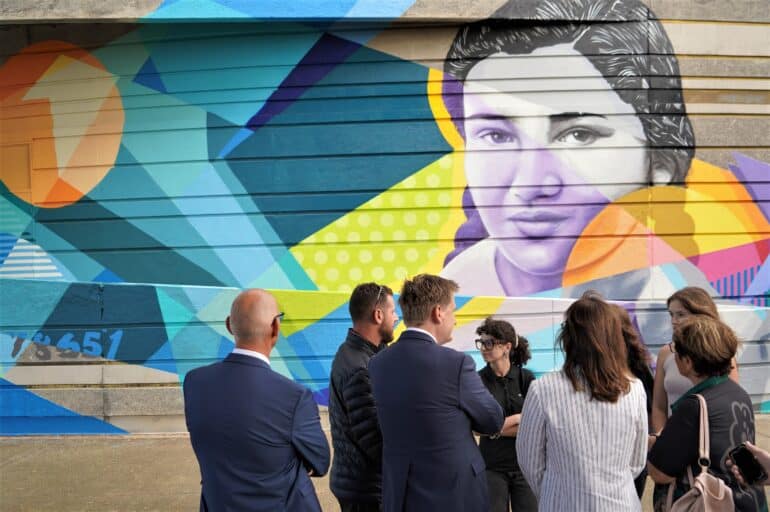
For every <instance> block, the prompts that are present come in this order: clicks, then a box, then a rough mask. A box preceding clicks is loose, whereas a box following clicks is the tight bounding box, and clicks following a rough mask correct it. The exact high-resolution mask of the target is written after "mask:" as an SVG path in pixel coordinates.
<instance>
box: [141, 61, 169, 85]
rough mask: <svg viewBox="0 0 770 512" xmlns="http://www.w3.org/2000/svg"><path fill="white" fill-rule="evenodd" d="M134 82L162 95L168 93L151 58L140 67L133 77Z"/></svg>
mask: <svg viewBox="0 0 770 512" xmlns="http://www.w3.org/2000/svg"><path fill="white" fill-rule="evenodd" d="M134 82H136V83H138V84H140V85H143V86H145V87H149V88H150V89H155V90H156V91H159V92H162V93H166V92H168V91H167V90H166V86H165V84H164V83H163V80H162V79H161V77H160V73H158V69H157V68H156V67H155V63H154V62H153V61H152V58H149V59H147V61H146V62H145V63H144V65H142V67H141V69H140V70H139V71H138V72H137V73H136V76H135V77H134Z"/></svg>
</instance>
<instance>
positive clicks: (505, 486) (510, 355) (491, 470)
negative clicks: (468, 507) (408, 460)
mask: <svg viewBox="0 0 770 512" xmlns="http://www.w3.org/2000/svg"><path fill="white" fill-rule="evenodd" d="M476 334H478V335H479V338H478V339H477V340H476V347H477V348H478V349H479V351H481V357H483V358H484V361H486V362H487V365H486V366H485V367H484V368H482V369H481V370H480V371H479V376H480V377H481V381H482V382H483V383H484V385H485V386H486V387H487V389H488V390H489V392H490V393H491V394H492V396H493V397H495V400H497V402H498V403H499V404H500V407H502V408H503V413H504V414H505V423H504V424H503V428H502V430H501V431H500V432H499V433H498V434H495V435H494V436H482V437H481V441H480V443H479V449H480V450H481V455H482V456H483V457H484V463H485V464H486V466H487V483H488V485H489V500H490V504H491V507H490V510H491V512H508V510H513V511H514V512H519V511H521V512H526V511H536V510H537V500H536V499H535V495H534V494H532V491H531V490H530V488H529V485H528V484H527V482H526V480H524V476H523V475H522V474H521V470H520V469H519V463H518V461H517V459H516V433H517V432H518V429H519V423H520V421H521V408H522V405H523V404H524V399H525V398H526V396H527V390H528V389H529V386H530V384H531V383H532V381H533V380H535V375H534V374H533V373H532V372H531V371H529V370H527V369H526V368H523V365H524V363H526V362H527V361H529V359H530V353H529V342H528V341H527V339H526V338H523V337H521V336H519V335H517V334H516V329H514V328H513V326H512V325H511V324H510V323H508V322H506V321H505V320H496V319H493V318H492V317H489V318H487V319H486V320H484V323H482V324H481V325H480V326H479V327H478V328H477V329H476ZM509 507H510V508H509Z"/></svg>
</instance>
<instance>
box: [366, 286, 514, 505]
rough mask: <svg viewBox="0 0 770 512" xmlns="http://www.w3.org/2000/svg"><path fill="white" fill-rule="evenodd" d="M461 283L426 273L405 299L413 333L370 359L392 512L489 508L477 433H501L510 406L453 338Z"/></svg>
mask: <svg viewBox="0 0 770 512" xmlns="http://www.w3.org/2000/svg"><path fill="white" fill-rule="evenodd" d="M456 291H457V283H455V282H454V281H450V280H448V279H444V278H442V277H439V276H433V275H428V274H421V275H419V276H416V277H415V278H414V279H412V280H411V281H410V280H406V281H405V282H404V287H403V289H402V290H401V296H400V297H399V299H398V302H399V304H400V305H401V313H402V316H403V318H404V323H405V324H406V326H407V329H406V331H404V333H403V334H402V335H401V337H400V338H399V339H398V341H397V342H396V343H395V344H394V345H393V346H391V347H390V348H388V350H385V351H383V352H381V353H379V354H377V355H375V356H374V357H373V358H372V359H371V361H370V362H369V374H370V376H371V384H372V392H373V393H374V400H375V403H376V406H377V416H378V418H379V420H380V428H381V429H382V438H383V467H382V473H383V474H382V502H383V503H382V505H383V510H384V511H385V512H390V511H394V512H395V511H399V512H400V511H412V510H413V511H419V512H422V511H425V510H441V511H442V512H451V511H457V512H471V511H487V510H489V496H488V494H487V492H488V491H487V480H486V475H485V471H484V470H485V466H484V460H483V459H482V457H481V453H480V452H479V448H478V446H477V445H476V441H475V439H474V438H473V431H476V432H478V433H480V434H489V435H491V434H496V433H498V432H500V430H501V428H502V426H503V420H504V418H503V411H502V409H500V406H499V405H498V404H497V401H496V400H495V399H494V398H493V397H492V395H490V394H489V392H488V391H487V389H486V388H485V387H484V384H482V382H481V379H480V378H479V376H478V374H477V373H476V365H475V364H474V363H473V360H472V359H471V358H470V357H469V356H467V355H466V354H463V353H461V352H457V351H455V350H452V349H450V348H447V347H442V346H441V345H442V344H444V343H447V342H449V341H451V339H452V329H453V328H454V324H455V317H454V310H455V301H454V294H455V292H456Z"/></svg>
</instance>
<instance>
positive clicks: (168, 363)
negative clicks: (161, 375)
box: [142, 342, 176, 373]
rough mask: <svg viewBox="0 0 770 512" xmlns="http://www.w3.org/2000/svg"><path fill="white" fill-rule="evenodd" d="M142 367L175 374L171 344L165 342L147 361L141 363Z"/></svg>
mask: <svg viewBox="0 0 770 512" xmlns="http://www.w3.org/2000/svg"><path fill="white" fill-rule="evenodd" d="M142 366H146V367H148V368H155V369H156V370H161V371H164V372H169V373H176V362H175V361H174V353H173V352H172V351H171V343H169V342H166V343H164V344H163V345H161V346H160V348H159V349H158V350H156V351H155V353H154V354H152V355H151V356H150V357H148V358H147V360H146V361H145V362H144V363H142Z"/></svg>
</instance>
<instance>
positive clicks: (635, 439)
mask: <svg viewBox="0 0 770 512" xmlns="http://www.w3.org/2000/svg"><path fill="white" fill-rule="evenodd" d="M457 289H458V287H457V284H456V283H455V282H454V281H452V280H449V279H446V278H443V277H439V276H435V275H428V274H422V275H418V276H415V277H414V278H412V279H407V280H406V281H405V282H404V285H403V288H402V289H401V291H400V294H399V297H398V304H399V306H400V310H401V315H402V317H403V322H404V325H405V327H406V329H405V330H404V331H403V332H402V333H401V335H400V337H399V338H398V340H397V342H395V343H392V344H391V342H392V341H393V339H394V329H395V327H396V324H397V323H398V321H399V317H398V313H397V308H396V302H395V300H394V295H393V290H391V289H390V288H389V287H387V286H385V285H380V284H376V283H364V284H360V285H358V286H357V287H356V288H355V290H354V291H353V293H352V295H351V297H350V302H349V308H350V315H351V320H352V327H351V328H350V329H349V331H348V334H347V337H346V338H345V340H344V341H343V342H342V344H341V345H340V347H339V349H338V351H337V354H336V356H335V358H334V361H333V364H332V368H331V375H330V381H329V417H330V423H331V434H332V443H333V446H334V461H333V464H332V465H331V475H330V488H331V491H332V493H333V494H334V496H335V497H336V498H337V500H338V501H339V504H340V507H341V509H342V511H343V512H346V511H352V512H359V511H363V512H366V511H406V510H414V511H431V510H441V511H458V512H460V511H463V512H465V511H493V512H498V511H500V512H502V511H508V510H512V511H513V512H518V511H527V510H533V511H534V510H541V511H551V510H553V511H562V510H580V511H604V510H606V511H621V510H629V511H631V510H641V504H640V498H641V495H642V493H643V490H644V486H645V480H646V478H647V475H649V477H650V478H651V479H652V480H653V481H654V482H655V483H656V487H655V492H654V506H655V510H656V511H658V510H669V509H670V507H671V504H672V503H674V504H676V502H677V500H678V499H679V498H680V497H682V496H684V495H685V493H686V492H687V491H688V490H689V489H690V487H691V486H692V478H693V475H694V474H698V473H699V471H700V467H704V468H705V469H706V470H707V471H708V472H709V473H710V474H711V475H714V476H715V477H717V478H719V479H721V481H723V482H724V483H725V484H726V485H727V487H728V488H729V490H730V492H731V493H732V496H731V501H732V503H733V504H734V508H735V510H738V511H755V510H767V503H766V498H765V494H764V491H763V488H762V485H761V484H762V482H761V481H753V480H751V479H752V478H756V475H753V476H747V475H746V474H744V472H743V471H745V469H744V470H743V471H742V468H741V463H742V462H741V461H736V460H733V457H732V455H731V453H732V451H733V450H734V449H735V448H736V447H738V446H741V445H742V446H745V448H746V449H747V450H748V452H747V453H749V454H751V455H752V456H753V457H754V458H755V462H756V463H757V464H758V465H759V467H760V468H762V469H764V474H765V475H766V474H767V473H768V472H769V471H770V454H768V453H767V452H765V451H763V450H760V449H759V448H757V447H755V446H754V445H753V443H754V441H755V427H754V415H753V411H752V405H751V401H750V398H749V396H748V394H747V393H746V391H745V390H743V388H741V386H740V385H739V384H738V383H737V381H736V380H733V378H731V377H734V376H737V366H736V362H735V356H736V352H737V349H738V345H739V342H738V339H737V337H736V335H735V333H734V332H733V331H732V330H731V328H730V327H729V326H728V325H726V324H725V323H724V322H723V321H721V320H720V318H719V314H718V312H717V308H716V305H715V304H714V303H713V300H712V299H711V298H710V297H709V296H708V293H706V292H705V291H704V290H702V289H698V288H692V287H690V288H685V289H682V290H680V291H678V292H676V293H675V294H674V295H672V297H671V298H670V299H669V300H668V310H669V314H670V316H671V323H672V327H673V339H672V341H671V342H670V343H668V344H667V345H666V346H665V349H662V350H660V353H659V355H658V368H657V372H656V373H655V376H654V381H653V375H652V372H651V370H650V364H649V363H650V361H649V355H648V353H647V351H646V349H645V347H644V345H643V344H642V343H641V341H640V339H639V335H638V333H637V331H636V329H635V327H634V322H633V320H632V318H633V317H632V316H629V314H628V312H627V311H626V310H625V309H624V308H623V307H621V306H618V305H616V304H611V303H609V302H607V301H606V300H604V299H603V298H602V297H601V296H600V295H599V294H597V293H595V292H586V293H585V294H583V296H581V297H580V298H579V299H577V300H576V301H574V302H573V303H572V304H571V305H570V306H569V308H568V309H567V310H566V312H565V313H564V321H563V323H562V325H561V329H560V331H559V333H558V336H557V339H556V345H557V346H558V347H559V348H560V349H561V350H562V351H563V353H564V364H563V366H562V368H561V369H560V370H559V371H554V372H551V373H547V374H544V375H542V376H540V377H539V378H535V375H534V374H533V373H532V372H531V371H529V370H528V369H526V368H525V367H524V366H525V364H526V363H527V361H528V360H529V359H530V357H531V354H530V348H529V342H528V340H527V339H526V338H524V337H522V336H520V335H518V334H517V332H516V329H515V328H514V326H513V325H511V323H509V322H508V321H506V320H504V319H500V318H491V317H490V318H486V319H485V320H483V322H481V323H480V325H479V326H478V328H477V330H476V333H477V335H478V336H479V337H478V339H477V340H476V346H477V348H478V349H479V351H480V354H481V357H482V358H483V360H484V361H485V362H486V365H485V366H484V367H483V368H482V369H481V370H480V371H478V372H477V371H476V367H475V363H474V361H473V359H472V358H471V357H470V356H469V355H467V354H465V353H463V352H459V351H456V350H453V349H451V348H449V347H445V346H443V345H444V344H446V343H447V342H449V341H451V340H452V334H453V328H454V326H455V307H456V305H455V300H454V294H455V292H456V291H457ZM282 317H283V313H281V312H280V310H279V307H278V303H277V301H276V299H275V298H274V297H273V296H272V295H271V294H270V293H268V292H266V291H264V290H247V291H244V292H243V293H241V294H240V295H238V297H237V298H236V299H235V301H234V302H233V305H232V308H231V312H230V316H229V317H228V318H227V321H226V326H227V329H228V330H229V332H230V333H232V335H233V337H234V338H235V344H236V348H235V349H234V350H233V353H232V354H230V355H229V356H227V357H226V358H225V359H224V360H223V361H222V362H220V363H215V364H213V365H209V366H205V367H202V368H198V369H196V370H193V371H191V372H189V373H188V374H187V376H186V378H185V382H184V397H185V415H186V419H187V426H188V429H189V432H190V440H191V443H192V446H193V449H194V451H195V454H196V456H197V458H198V462H199V465H200V470H201V477H202V482H201V485H202V491H201V510H211V511H218V510H270V511H274V510H287V511H295V510H296V511H300V510H302V511H304V510H316V511H317V510H320V504H319V501H318V498H317V496H316V494H315V491H314V488H313V485H312V482H311V480H310V478H309V477H313V476H320V475H323V474H325V473H326V472H327V470H328V469H329V465H330V459H331V457H330V451H329V446H328V443H327V440H326V437H325V435H324V433H323V431H322V429H321V423H320V418H319V413H318V408H317V406H316V405H315V402H314V401H313V397H312V395H311V393H310V392H309V391H308V390H307V389H305V388H304V387H303V386H301V385H300V384H298V383H296V382H294V381H292V380H289V379H287V378H285V377H283V376H281V375H280V374H279V373H277V372H276V371H273V370H272V369H271V368H270V359H269V357H270V352H271V350H272V348H273V347H274V346H275V343H276V342H277V340H278V336H279V330H280V323H281V318H282ZM668 360H673V362H674V364H670V363H669V364H666V361H668ZM653 382H654V383H653ZM701 400H703V401H702V402H701ZM701 403H702V404H703V405H701ZM701 407H704V413H705V415H706V417H707V420H708V421H707V424H708V426H707V429H708V439H709V442H708V446H707V447H706V448H707V450H706V451H707V453H709V456H708V458H707V460H703V458H702V456H701V455H702V453H701V451H699V448H700V447H699V429H700V425H701V421H700V416H701ZM477 440H478V442H477ZM760 474H761V469H760ZM765 479H766V476H765Z"/></svg>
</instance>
